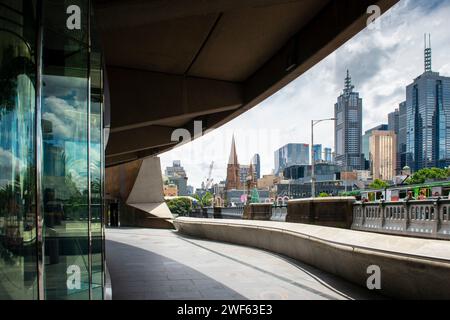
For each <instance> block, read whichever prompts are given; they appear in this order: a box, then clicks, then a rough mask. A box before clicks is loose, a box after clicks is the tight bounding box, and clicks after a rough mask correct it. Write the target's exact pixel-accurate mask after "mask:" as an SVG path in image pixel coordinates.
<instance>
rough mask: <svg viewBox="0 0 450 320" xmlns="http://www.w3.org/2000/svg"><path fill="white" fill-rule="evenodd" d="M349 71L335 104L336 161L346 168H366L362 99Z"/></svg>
mask: <svg viewBox="0 0 450 320" xmlns="http://www.w3.org/2000/svg"><path fill="white" fill-rule="evenodd" d="M353 89H354V86H353V85H352V83H351V78H350V74H349V71H348V70H347V77H346V78H345V87H344V91H343V93H342V94H341V95H340V96H339V97H338V100H337V103H336V104H335V106H334V117H335V118H336V120H335V138H334V141H335V148H334V149H335V152H336V156H335V161H336V163H337V164H338V165H340V166H342V167H344V168H345V169H346V170H349V171H351V170H361V169H363V168H364V157H363V155H362V151H361V145H362V141H361V138H362V99H361V98H360V97H359V93H358V92H354V91H353Z"/></svg>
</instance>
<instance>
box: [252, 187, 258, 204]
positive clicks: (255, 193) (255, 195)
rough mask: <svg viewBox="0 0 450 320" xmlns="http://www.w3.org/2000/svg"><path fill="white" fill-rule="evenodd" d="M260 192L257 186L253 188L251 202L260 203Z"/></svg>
mask: <svg viewBox="0 0 450 320" xmlns="http://www.w3.org/2000/svg"><path fill="white" fill-rule="evenodd" d="M259 202H260V200H259V193H258V190H257V189H256V188H253V190H252V194H251V195H250V203H259Z"/></svg>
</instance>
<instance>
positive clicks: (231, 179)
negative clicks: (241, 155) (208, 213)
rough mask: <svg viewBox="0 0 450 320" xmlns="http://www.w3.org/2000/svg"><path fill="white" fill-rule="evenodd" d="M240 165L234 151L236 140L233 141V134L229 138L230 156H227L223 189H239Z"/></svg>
mask: <svg viewBox="0 0 450 320" xmlns="http://www.w3.org/2000/svg"><path fill="white" fill-rule="evenodd" d="M241 188H242V186H241V179H240V166H239V162H238V158H237V153H236V142H235V141H234V134H233V138H232V140H231V151H230V157H229V158H228V166H227V180H226V183H225V190H233V189H234V190H237V189H241Z"/></svg>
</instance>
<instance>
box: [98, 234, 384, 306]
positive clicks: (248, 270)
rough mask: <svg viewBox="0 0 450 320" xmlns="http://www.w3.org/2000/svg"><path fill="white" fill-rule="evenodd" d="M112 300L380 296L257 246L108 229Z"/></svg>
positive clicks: (353, 297) (375, 297)
mask: <svg viewBox="0 0 450 320" xmlns="http://www.w3.org/2000/svg"><path fill="white" fill-rule="evenodd" d="M106 239H107V241H106V259H107V265H108V268H109V271H110V275H111V280H112V297H113V299H213V300H216V299H217V300H234V299H378V298H382V297H380V296H379V295H378V294H376V293H374V292H371V291H369V290H367V289H364V288H360V287H358V286H356V285H354V284H351V283H349V282H347V281H344V280H342V279H340V278H338V277H335V276H332V275H330V274H328V273H326V272H322V271H319V270H317V269H315V268H313V267H310V266H307V265H305V264H302V263H299V262H297V261H294V260H291V259H289V258H286V257H282V256H279V255H276V254H273V253H270V252H267V251H263V250H260V249H255V248H249V247H244V246H239V245H233V244H226V243H220V242H213V241H207V240H200V239H197V238H193V237H189V236H185V235H182V234H180V233H178V232H176V231H172V230H158V229H132V228H121V229H107V230H106Z"/></svg>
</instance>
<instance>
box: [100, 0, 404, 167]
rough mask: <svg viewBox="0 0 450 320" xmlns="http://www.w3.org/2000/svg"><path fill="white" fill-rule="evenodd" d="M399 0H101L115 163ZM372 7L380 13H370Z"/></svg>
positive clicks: (290, 76)
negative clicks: (376, 6) (368, 11)
mask: <svg viewBox="0 0 450 320" xmlns="http://www.w3.org/2000/svg"><path fill="white" fill-rule="evenodd" d="M397 1H398V0H378V1H377V0H210V1H204V0H170V1H169V0H152V1H149V0H133V1H130V0H95V1H94V9H95V17H96V22H97V29H98V30H99V34H100V40H101V43H102V47H103V51H104V56H105V62H106V76H107V79H108V85H109V90H108V92H109V97H108V101H110V106H111V123H110V126H111V127H110V137H109V141H108V146H107V150H106V164H107V166H111V165H115V164H120V163H124V162H128V161H131V160H135V159H139V158H143V157H147V156H151V155H157V154H159V153H161V152H164V151H166V150H169V149H171V148H173V147H174V146H175V145H176V144H177V142H174V141H171V133H172V132H173V130H174V129H175V128H186V129H188V130H189V131H190V132H192V133H193V121H194V120H201V121H202V123H203V130H207V129H214V128H217V127H219V126H221V125H222V124H224V123H226V122H227V121H229V120H231V119H233V118H235V117H236V116H238V115H240V114H242V113H243V112H245V111H246V110H249V109H250V108H252V107H253V106H255V105H257V104H258V103H260V102H261V101H263V100H264V99H266V98H267V97H269V96H270V95H272V94H273V93H275V92H276V91H278V90H279V89H281V88H282V87H284V86H285V85H286V84H288V83H289V82H291V81H292V80H294V79H295V78H297V77H298V76H300V75H301V74H302V73H304V72H305V71H307V70H308V69H310V68H311V67H312V66H314V65H315V64H316V63H318V62H319V61H321V60H322V59H324V58H325V57H326V56H327V55H329V54H330V53H332V52H333V51H334V50H336V49H337V48H338V47H339V46H341V45H342V44H343V43H345V42H346V41H347V40H349V39H350V38H351V37H353V36H354V35H355V34H356V33H358V32H359V31H361V30H362V29H363V28H365V27H366V24H367V20H368V18H369V14H368V13H367V9H368V7H369V6H371V5H378V6H379V8H380V9H381V13H384V12H385V11H386V10H388V9H389V8H390V7H391V6H392V5H394V4H395V3H396V2H397ZM370 14H372V13H370Z"/></svg>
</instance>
